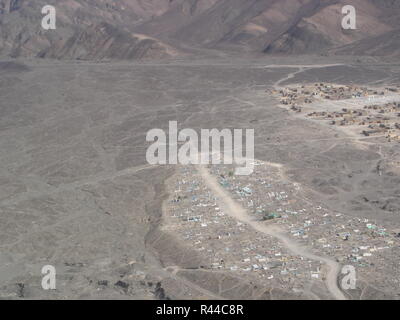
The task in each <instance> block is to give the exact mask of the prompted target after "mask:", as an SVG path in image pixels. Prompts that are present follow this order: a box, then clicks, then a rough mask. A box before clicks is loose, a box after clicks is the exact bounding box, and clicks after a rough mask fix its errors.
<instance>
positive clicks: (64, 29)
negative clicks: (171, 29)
mask: <svg viewBox="0 0 400 320" xmlns="http://www.w3.org/2000/svg"><path fill="white" fill-rule="evenodd" d="M169 3H170V1H169V0H151V1H140V0H122V1H118V2H116V1H112V0H57V1H55V0H52V1H43V0H35V1H28V0H0V54H1V55H9V56H13V57H18V56H37V57H50V58H65V59H132V58H162V57H166V56H171V55H175V54H176V51H175V50H173V49H172V48H171V47H170V46H168V45H167V44H165V43H162V42H161V41H159V40H156V39H153V38H152V37H148V36H144V35H140V34H137V33H135V32H134V31H133V27H134V26H135V25H136V24H140V23H142V22H143V21H146V20H147V19H150V18H151V17H154V16H156V15H159V14H162V13H164V12H165V11H166V10H167V9H168V5H169ZM46 4H50V5H54V6H55V7H56V10H57V29H56V30H48V31H46V30H43V29H42V27H41V20H42V17H43V15H42V14H41V8H42V7H43V6H44V5H46Z"/></svg>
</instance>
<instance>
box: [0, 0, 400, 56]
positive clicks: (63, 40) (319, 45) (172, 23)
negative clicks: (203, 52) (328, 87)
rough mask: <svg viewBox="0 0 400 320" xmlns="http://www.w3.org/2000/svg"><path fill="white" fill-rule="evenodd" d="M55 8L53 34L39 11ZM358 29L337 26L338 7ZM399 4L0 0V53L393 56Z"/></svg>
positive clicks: (381, 0)
mask: <svg viewBox="0 0 400 320" xmlns="http://www.w3.org/2000/svg"><path fill="white" fill-rule="evenodd" d="M45 4H53V5H54V6H55V7H56V8H57V19H58V20H57V30H56V31H45V30H43V29H42V28H41V19H42V15H41V12H40V11H41V7H42V6H44V5H45ZM347 4H351V5H353V6H354V7H355V8H356V10H357V29H356V30H343V29H342V27H341V20H342V17H343V15H342V13H341V9H342V7H343V6H344V5H347ZM398 29H400V0H246V1H243V0H146V1H143V0H120V1H114V0H57V1H56V0H48V1H44V0H35V1H28V0H0V54H1V55H11V56H39V57H51V58H66V59H135V58H163V57H171V56H176V55H179V54H181V53H183V52H184V51H185V48H188V47H200V48H213V49H224V50H244V51H250V52H265V53H266V54H309V53H325V54H326V53H334V54H356V55H361V54H372V55H382V56H397V53H396V52H398V47H399V46H398V37H397V36H396V35H397V34H398V33H397V31H396V30H398Z"/></svg>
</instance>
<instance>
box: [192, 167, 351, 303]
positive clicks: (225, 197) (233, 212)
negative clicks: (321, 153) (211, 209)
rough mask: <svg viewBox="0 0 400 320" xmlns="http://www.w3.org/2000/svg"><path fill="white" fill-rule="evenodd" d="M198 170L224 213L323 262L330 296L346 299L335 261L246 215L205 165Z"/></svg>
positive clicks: (298, 253) (296, 250)
mask: <svg viewBox="0 0 400 320" xmlns="http://www.w3.org/2000/svg"><path fill="white" fill-rule="evenodd" d="M198 170H199V173H200V176H201V177H202V179H203V180H204V183H205V184H206V186H207V187H208V188H210V189H211V190H212V191H213V192H214V194H215V195H216V196H217V197H218V201H219V206H220V207H221V208H222V209H223V210H224V212H225V213H226V214H228V215H230V216H231V217H233V218H234V219H236V220H238V221H240V222H242V223H245V224H247V225H249V226H250V227H252V228H253V229H254V230H256V231H258V232H261V233H264V234H268V235H270V236H272V237H274V238H276V239H278V240H279V241H280V242H281V243H282V244H283V245H284V246H285V247H286V248H287V249H288V250H289V251H290V252H291V253H293V254H295V255H299V256H303V257H306V258H308V259H311V260H316V261H321V262H323V263H324V264H325V265H326V266H327V268H328V270H327V276H326V280H325V283H326V286H327V288H328V290H329V292H330V293H331V295H332V297H333V298H334V299H337V300H346V297H345V296H344V294H343V293H342V291H341V290H340V289H339V287H338V285H337V275H338V273H339V270H340V265H339V264H338V263H337V262H336V261H334V260H332V259H330V258H327V257H322V256H318V255H315V254H313V253H311V252H309V251H307V249H306V248H304V247H302V246H300V245H299V244H297V243H296V242H295V241H293V240H292V239H290V238H289V237H287V236H286V235H285V234H284V233H283V232H282V230H281V229H280V228H279V227H277V226H274V225H266V224H264V223H261V222H259V221H255V220H253V219H252V218H251V217H250V215H248V213H247V212H246V210H245V209H244V208H243V207H242V206H241V205H240V204H238V203H237V202H236V201H235V200H234V199H233V198H232V197H231V195H230V194H229V193H228V192H227V191H225V190H224V189H223V188H222V187H221V186H220V185H219V183H218V181H217V179H216V178H215V177H214V176H212V175H211V174H210V173H209V171H208V169H207V168H206V167H204V166H199V169H198Z"/></svg>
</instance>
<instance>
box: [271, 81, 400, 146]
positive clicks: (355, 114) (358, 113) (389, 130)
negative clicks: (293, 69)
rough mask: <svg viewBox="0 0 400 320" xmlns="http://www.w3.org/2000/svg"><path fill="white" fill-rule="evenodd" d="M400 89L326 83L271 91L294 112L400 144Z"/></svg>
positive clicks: (360, 133)
mask: <svg viewBox="0 0 400 320" xmlns="http://www.w3.org/2000/svg"><path fill="white" fill-rule="evenodd" d="M399 92H400V89H399V87H386V88H382V89H371V88H367V87H358V86H344V85H334V84H325V83H316V84H315V85H302V86H299V87H287V88H284V89H281V90H272V94H274V95H275V96H278V97H279V98H280V103H281V105H283V106H287V107H288V108H289V110H290V111H291V112H295V113H297V114H299V115H302V116H305V117H307V118H310V119H313V120H318V121H325V122H326V123H328V124H329V125H333V126H339V127H347V130H349V131H351V132H354V133H356V134H358V135H359V136H360V137H374V136H375V137H384V138H386V141H388V142H400V94H399Z"/></svg>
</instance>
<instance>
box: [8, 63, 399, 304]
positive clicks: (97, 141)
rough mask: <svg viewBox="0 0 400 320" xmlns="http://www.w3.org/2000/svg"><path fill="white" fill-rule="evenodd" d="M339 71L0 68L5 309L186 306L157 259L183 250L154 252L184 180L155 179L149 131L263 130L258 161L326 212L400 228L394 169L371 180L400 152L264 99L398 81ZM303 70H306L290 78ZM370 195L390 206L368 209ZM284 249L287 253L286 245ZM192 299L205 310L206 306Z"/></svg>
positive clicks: (160, 171)
mask: <svg viewBox="0 0 400 320" xmlns="http://www.w3.org/2000/svg"><path fill="white" fill-rule="evenodd" d="M332 60H333V59H332V58H329V59H328V58H324V57H295V58H278V57H271V58H265V59H255V58H254V59H253V58H251V59H238V58H233V59H225V58H224V59H217V58H216V59H215V60H207V59H190V60H189V59H187V60H185V59H182V60H173V61H158V62H157V61H155V62H145V63H125V62H116V63H89V62H61V61H41V60H37V61H36V60H29V61H12V64H10V61H2V63H0V96H1V99H0V132H1V135H0V149H1V150H2V152H1V154H0V297H1V298H7V299H8V298H10V299H15V298H23V299H34V298H50V299H64V298H65V299H69V298H81V299H97V298H108V299H114V298H122V299H125V298H127V299H132V298H138V299H159V298H163V297H165V295H169V296H171V297H173V298H185V297H186V296H187V295H186V293H187V291H185V290H186V289H185V290H184V288H187V283H186V284H185V283H184V282H185V281H187V279H186V280H185V281H183V280H180V276H179V273H178V274H177V277H175V278H173V277H171V274H170V273H169V272H166V271H165V270H164V266H163V263H162V260H161V259H160V250H161V251H166V250H167V249H168V248H169V247H168V246H171V247H174V248H175V251H178V252H179V250H181V249H176V248H178V247H177V246H176V244H175V243H173V242H171V243H169V242H168V241H164V242H163V246H160V247H158V248H155V245H154V244H155V240H154V239H164V238H163V235H161V234H160V230H159V222H160V217H161V204H162V202H163V200H164V199H165V198H166V196H167V195H166V193H165V188H164V183H165V180H166V179H167V178H168V177H170V176H171V175H172V174H173V172H174V167H173V166H159V167H153V166H149V165H148V164H147V162H146V159H145V152H146V149H147V147H148V146H149V144H148V143H146V141H145V136H146V132H147V131H148V130H150V129H153V128H162V129H165V130H166V131H167V128H168V121H171V120H175V121H178V125H179V128H185V127H186V128H193V129H195V130H199V129H201V128H207V129H211V128H218V129H222V128H253V129H255V136H256V138H255V139H256V141H255V142H256V150H255V151H256V158H259V159H261V160H263V161H270V162H274V163H280V164H281V165H282V166H283V167H284V169H285V174H287V175H288V176H290V177H291V179H293V180H294V181H299V182H301V183H303V184H304V185H306V186H308V187H309V188H310V189H312V190H314V192H315V194H314V196H315V198H316V199H317V201H319V202H321V203H324V204H326V206H330V207H331V209H333V210H338V211H342V212H346V213H347V214H350V215H356V216H364V217H374V218H377V219H382V220H385V221H389V222H390V221H393V220H396V221H397V220H398V208H397V207H396V205H397V204H396V199H397V198H398V195H397V196H396V192H397V191H396V190H397V189H398V185H399V181H400V180H399V179H400V178H399V176H398V173H396V172H395V171H393V170H391V169H390V168H389V167H383V169H382V171H381V172H380V174H377V173H376V172H375V171H374V167H375V166H376V163H377V162H378V161H380V160H381V159H382V156H384V157H385V158H384V159H387V160H391V159H393V158H396V157H398V154H399V147H398V146H395V145H383V146H381V149H380V148H379V146H377V145H376V144H374V143H372V141H371V144H370V145H365V146H363V148H361V147H359V146H358V145H357V144H354V143H353V140H352V139H351V138H349V137H347V136H346V135H345V134H342V133H340V132H336V131H335V130H332V129H330V128H325V127H324V126H321V125H319V124H316V123H313V122H312V121H305V120H302V119H296V118H293V117H292V116H290V114H288V112H287V111H286V110H284V109H282V108H280V107H278V102H277V101H276V100H274V98H272V97H270V96H269V95H268V94H267V93H266V90H268V89H270V88H272V87H273V86H274V85H275V86H276V85H280V86H282V85H285V84H286V83H288V82H305V81H310V82H312V81H329V82H335V81H337V82H341V83H361V84H368V83H371V84H373V83H381V84H382V83H396V82H398V79H400V69H399V67H398V66H395V65H386V64H379V63H377V62H374V64H368V65H362V64H355V62H354V61H353V58H348V59H347V58H340V59H339V58H338V59H337V60H335V61H332ZM311 63H315V64H316V65H317V66H318V68H312V67H311V66H310V64H311ZM277 65H280V66H279V67H277ZM294 65H295V66H296V65H297V66H299V67H298V68H300V69H299V70H303V69H302V68H304V70H303V71H302V72H299V73H296V71H297V69H298V68H297V67H296V69H295V70H296V71H295V73H296V74H293V71H294V70H293V66H294ZM266 66H267V67H266ZM268 66H271V67H268ZM300 66H301V67H300ZM305 66H306V67H305ZM364 196H367V197H370V198H374V197H375V198H379V199H378V200H379V201H384V202H388V203H389V204H390V205H387V206H386V207H384V206H383V205H381V206H379V205H376V204H375V202H372V201H370V202H369V203H366V202H364V201H363V200H362V199H363V197H364ZM382 207H384V208H394V209H393V210H388V209H382ZM396 208H397V209H396ZM269 232H272V231H270V230H269ZM276 237H277V238H278V239H280V240H281V241H283V242H284V241H285V237H284V236H283V235H281V234H280V233H279V232H277V233H276ZM279 237H280V238H279ZM171 241H172V240H171ZM288 245H290V246H292V249H293V250H297V252H299V253H301V250H302V248H300V247H296V246H295V245H294V244H292V243H289V244H288ZM182 250H183V249H182ZM302 253H303V254H306V253H305V252H302ZM187 256H189V253H188V254H187ZM315 258H316V259H321V258H323V257H315ZM325 262H326V263H328V264H329V263H330V262H329V261H328V260H326V261H325ZM46 264H52V265H54V266H55V267H56V268H57V275H58V276H57V290H55V291H44V290H42V288H41V286H40V283H41V277H42V275H41V272H40V270H41V267H42V266H43V265H46ZM335 272H336V271H335V265H333V264H332V265H331V268H330V271H329V275H330V276H329V277H328V279H330V280H329V286H330V288H331V292H332V295H333V296H335V297H337V298H340V292H337V291H336V289H335V285H334V284H333V283H334V281H333V276H334V274H335ZM211 275H213V273H211V272H210V276H211ZM210 281H211V280H210ZM232 281H238V280H233V279H232ZM121 282H122V283H121ZM243 285H245V284H243ZM204 286H205V285H204ZM175 288H181V289H182V290H176V289H175ZM189 289H190V288H189ZM189 289H187V290H189ZM203 289H204V288H203ZM191 290H192V291H193V292H194V293H193V297H194V298H196V297H202V296H204V295H205V292H203V293H201V292H199V291H200V290H197V291H196V289H195V288H193V289H191ZM249 290H251V289H249ZM195 291H196V292H195ZM213 294H215V293H213ZM239 296H240V294H239V291H237V292H236V293H232V298H235V297H239Z"/></svg>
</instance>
